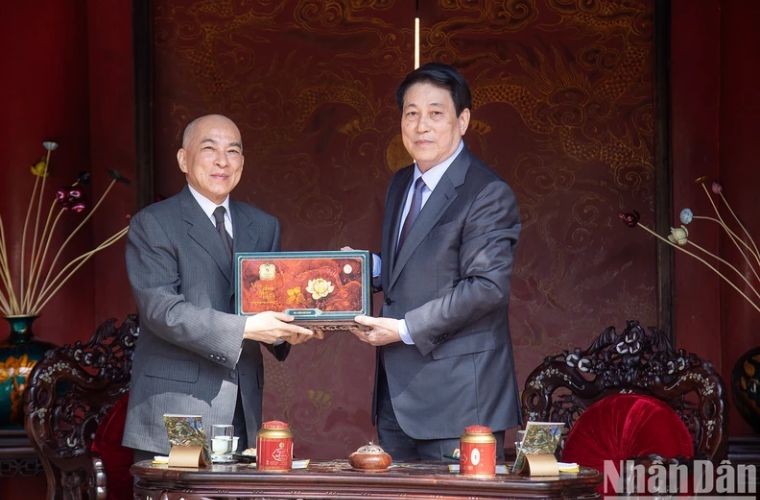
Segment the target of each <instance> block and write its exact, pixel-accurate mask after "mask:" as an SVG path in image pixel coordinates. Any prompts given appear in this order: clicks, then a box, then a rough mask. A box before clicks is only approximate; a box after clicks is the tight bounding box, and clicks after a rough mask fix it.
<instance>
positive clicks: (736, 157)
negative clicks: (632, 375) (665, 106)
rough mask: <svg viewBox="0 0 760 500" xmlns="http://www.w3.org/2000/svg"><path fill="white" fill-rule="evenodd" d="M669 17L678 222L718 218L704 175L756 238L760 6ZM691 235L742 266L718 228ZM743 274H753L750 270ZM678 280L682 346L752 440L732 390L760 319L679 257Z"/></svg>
mask: <svg viewBox="0 0 760 500" xmlns="http://www.w3.org/2000/svg"><path fill="white" fill-rule="evenodd" d="M672 12H673V19H672V51H673V62H672V86H673V88H672V95H673V97H672V99H673V117H672V118H673V177H674V179H673V192H674V215H673V220H674V221H677V220H678V213H679V211H680V210H681V208H684V207H690V208H692V210H693V211H694V213H696V214H700V215H714V213H713V211H712V208H711V207H710V205H709V203H708V201H707V197H706V196H705V194H704V193H703V192H702V190H701V189H700V188H699V186H698V185H696V184H695V183H694V180H695V179H696V178H698V177H701V176H703V175H706V176H708V177H710V178H711V179H716V180H719V181H720V182H721V184H722V185H723V188H724V191H723V193H724V195H725V196H726V198H727V199H728V201H729V202H730V204H731V206H732V208H733V210H734V211H735V212H736V213H737V214H738V215H739V217H740V219H741V222H742V223H743V224H744V225H745V227H746V228H747V229H748V230H749V231H750V233H752V234H754V235H756V236H757V234H758V232H760V212H758V210H757V206H756V205H757V192H758V186H760V169H758V167H757V158H758V157H759V156H760V142H759V141H758V140H757V136H758V125H757V124H758V122H760V94H758V92H757V91H756V89H755V87H756V82H757V81H758V79H759V78H760V70H759V69H758V57H757V50H756V48H757V47H758V46H760V35H758V32H757V30H756V29H755V27H754V22H755V20H757V19H758V17H759V16H760V4H758V3H757V2H736V1H723V2H720V1H717V0H714V1H705V2H690V1H688V0H680V1H677V2H673V11H672ZM675 223H676V222H674V224H675ZM689 231H690V233H689V237H690V239H693V240H694V241H695V242H698V243H699V244H703V246H705V247H706V248H708V249H710V250H711V251H713V252H720V254H721V255H722V256H724V257H726V258H727V260H729V261H731V262H734V263H739V262H741V259H740V256H739V255H738V253H737V252H736V248H735V247H734V246H733V244H732V243H731V242H730V241H729V240H728V239H727V238H726V237H725V234H721V233H719V232H718V231H717V229H716V228H715V227H714V226H712V225H710V224H708V223H694V224H693V225H692V226H690V229H689ZM721 269H722V270H723V271H724V272H725V273H726V274H730V271H729V270H728V269H726V268H725V267H723V268H721ZM739 269H741V270H742V271H743V272H744V273H749V269H748V268H747V267H746V265H741V264H740V265H739ZM675 271H676V289H675V320H676V335H677V339H678V343H679V345H682V346H683V347H685V348H686V349H689V350H693V351H694V352H697V353H698V354H700V355H702V356H704V357H706V358H707V359H709V360H711V361H712V362H713V363H714V364H715V366H716V368H718V370H719V372H720V373H721V374H722V376H723V380H724V383H725V385H726V389H727V397H728V398H729V402H730V404H729V431H730V434H731V435H743V434H752V431H751V428H750V427H749V425H748V424H747V423H746V422H745V421H744V420H743V419H742V418H741V416H740V415H739V414H738V413H737V411H736V409H735V407H734V405H733V401H732V400H731V398H732V394H731V389H730V380H731V370H732V368H733V366H734V364H735V363H736V361H737V359H738V358H739V357H740V356H741V355H742V354H743V353H744V352H745V351H747V350H749V349H750V348H752V347H756V346H757V345H758V344H760V333H758V332H759V331H760V315H759V314H758V312H757V311H756V310H754V309H752V308H751V306H749V305H748V304H747V303H746V302H745V301H744V299H742V298H741V297H740V296H739V294H737V293H736V291H734V290H733V289H731V288H730V287H729V286H728V285H726V284H724V283H723V282H721V281H720V280H719V279H718V278H717V277H716V276H715V275H714V274H712V273H711V272H710V271H709V270H707V269H706V268H704V267H703V266H701V265H700V264H698V263H697V262H695V261H694V260H693V259H690V258H688V257H684V256H682V255H677V256H676V259H675ZM744 291H745V292H749V290H747V289H745V290H744Z"/></svg>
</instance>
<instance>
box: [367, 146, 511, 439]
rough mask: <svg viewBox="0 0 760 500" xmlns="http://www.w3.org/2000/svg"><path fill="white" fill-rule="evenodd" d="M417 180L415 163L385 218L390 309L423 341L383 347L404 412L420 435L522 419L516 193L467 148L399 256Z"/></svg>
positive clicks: (406, 424)
mask: <svg viewBox="0 0 760 500" xmlns="http://www.w3.org/2000/svg"><path fill="white" fill-rule="evenodd" d="M412 178H413V166H409V167H406V168H404V169H402V170H400V171H399V172H397V173H396V175H395V176H394V177H393V179H392V180H391V184H390V187H389V189H388V195H387V198H386V202H385V207H386V213H385V218H384V222H383V246H382V255H383V270H382V276H381V284H382V288H383V291H384V293H385V304H384V306H383V311H382V315H383V316H385V317H391V318H405V319H406V323H407V326H408V327H409V332H410V334H411V336H412V338H413V339H414V343H415V345H414V346H410V345H406V344H404V343H403V342H397V343H394V344H390V345H388V346H385V347H381V348H379V349H378V351H379V360H378V362H383V363H384V364H385V365H384V366H385V370H386V375H387V378H388V386H389V390H390V396H391V401H392V404H393V409H394V411H395V414H396V417H397V419H398V421H399V424H400V425H401V428H402V429H403V430H404V432H405V433H406V434H408V435H409V436H411V437H413V438H415V439H445V438H454V437H458V436H460V435H461V434H462V431H463V430H464V428H465V427H466V426H467V425H472V424H484V425H488V426H490V427H491V429H493V430H494V431H500V430H504V429H507V428H509V427H512V426H514V425H517V424H519V422H520V405H519V401H518V391H517V383H516V380H515V373H514V363H513V359H512V343H511V340H510V335H509V324H508V318H507V309H508V306H509V282H510V275H511V272H512V257H513V252H514V249H515V245H516V243H517V237H518V235H519V232H520V216H519V213H518V209H517V202H516V200H515V195H514V193H513V192H512V190H511V189H510V188H509V186H508V185H507V183H506V182H504V181H503V180H502V179H501V178H499V177H498V176H497V175H496V173H494V172H493V171H492V170H491V169H489V168H488V167H487V166H486V165H484V164H483V163H482V162H481V161H480V160H478V159H477V158H475V157H474V156H472V155H471V154H470V153H469V151H468V150H467V148H465V149H464V150H463V151H462V152H461V153H460V154H459V155H458V156H457V158H456V159H455V160H454V162H453V163H452V164H451V165H450V166H449V168H448V170H447V171H446V173H445V174H444V175H443V177H442V178H441V180H440V182H439V183H438V185H437V186H436V188H435V190H433V192H432V193H431V195H430V198H429V199H428V201H427V202H426V203H425V206H424V207H423V208H422V211H421V212H420V214H419V215H418V216H417V219H416V221H415V222H414V225H413V226H412V228H411V231H410V232H409V234H408V235H407V237H406V241H405V243H404V245H403V247H402V248H401V250H400V251H399V253H398V255H395V253H396V252H395V246H396V240H397V235H398V232H399V228H400V220H399V219H400V217H401V211H402V207H403V204H404V198H405V196H406V193H407V190H408V188H409V186H410V183H411V181H412ZM373 413H374V412H373Z"/></svg>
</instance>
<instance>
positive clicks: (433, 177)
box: [412, 139, 464, 191]
mask: <svg viewBox="0 0 760 500" xmlns="http://www.w3.org/2000/svg"><path fill="white" fill-rule="evenodd" d="M463 149H464V141H462V140H461V139H460V141H459V146H457V149H456V151H454V153H453V154H452V155H451V156H449V157H448V158H446V159H445V160H443V161H442V162H441V163H439V164H438V165H436V166H434V167H433V168H431V169H429V170H428V171H427V172H425V173H424V174H423V173H422V172H420V168H419V166H417V163H416V162H415V164H414V178H413V179H412V183H414V182H415V181H416V180H417V178H418V177H422V179H423V180H424V181H425V186H427V188H428V189H429V190H430V191H432V190H434V189H435V187H436V186H437V185H438V182H439V181H440V180H441V178H442V177H443V174H445V173H446V170H448V169H449V167H450V166H451V164H452V163H454V160H455V159H456V157H457V156H458V155H459V153H461V152H462V150H463Z"/></svg>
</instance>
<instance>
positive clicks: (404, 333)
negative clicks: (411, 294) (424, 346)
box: [398, 319, 414, 345]
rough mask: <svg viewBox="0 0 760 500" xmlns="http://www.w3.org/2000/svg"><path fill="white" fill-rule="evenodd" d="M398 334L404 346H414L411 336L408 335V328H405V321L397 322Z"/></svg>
mask: <svg viewBox="0 0 760 500" xmlns="http://www.w3.org/2000/svg"><path fill="white" fill-rule="evenodd" d="M398 334H399V336H400V337H401V340H402V341H403V342H404V344H406V345H414V339H412V335H411V334H410V333H409V327H407V326H406V320H405V319H400V320H399V321H398Z"/></svg>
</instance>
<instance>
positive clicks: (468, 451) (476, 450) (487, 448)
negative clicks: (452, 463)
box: [459, 425, 496, 478]
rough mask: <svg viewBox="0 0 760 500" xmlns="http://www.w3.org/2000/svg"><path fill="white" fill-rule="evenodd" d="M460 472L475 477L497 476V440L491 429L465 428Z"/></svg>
mask: <svg viewBox="0 0 760 500" xmlns="http://www.w3.org/2000/svg"><path fill="white" fill-rule="evenodd" d="M459 472H460V473H461V474H462V475H465V476H474V477H484V478H490V477H495V476H496V438H495V437H494V435H493V432H491V428H490V427H488V426H485V425H470V426H469V427H465V429H464V434H462V437H461V439H460V441H459Z"/></svg>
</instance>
